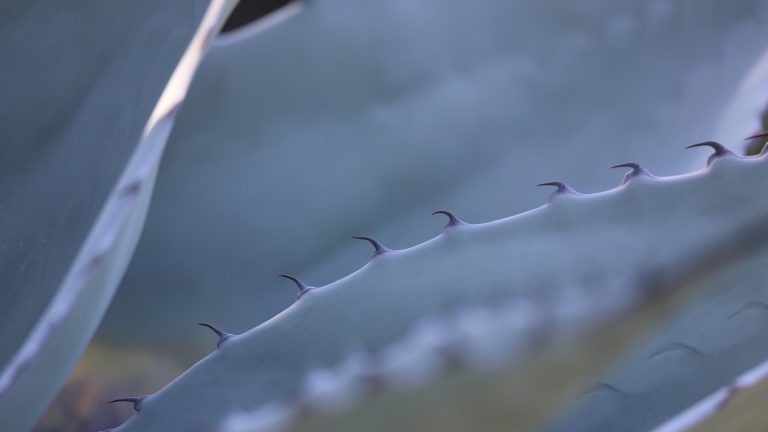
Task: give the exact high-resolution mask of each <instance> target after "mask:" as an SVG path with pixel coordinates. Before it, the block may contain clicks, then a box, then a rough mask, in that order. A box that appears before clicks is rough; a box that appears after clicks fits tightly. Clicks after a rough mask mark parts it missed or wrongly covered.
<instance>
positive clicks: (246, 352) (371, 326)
mask: <svg viewBox="0 0 768 432" xmlns="http://www.w3.org/2000/svg"><path fill="white" fill-rule="evenodd" d="M767 166H768V158H766V157H765V156H761V157H753V158H743V157H738V156H735V155H732V154H731V155H726V156H722V157H718V158H716V159H715V160H714V161H713V163H712V164H711V166H710V168H709V169H707V170H704V171H701V172H697V173H694V174H690V175H685V176H678V177H667V178H658V177H650V176H648V175H643V174H640V175H636V176H632V177H630V178H629V181H628V182H626V183H625V184H624V185H622V186H621V187H619V188H616V189H612V190H609V191H606V192H602V193H598V194H591V195H579V194H575V193H573V192H557V191H556V192H554V193H553V196H552V199H551V200H550V203H549V204H547V205H545V206H543V207H540V208H537V209H534V210H531V211H529V212H526V213H523V214H520V215H517V216H513V217H510V218H507V219H502V220H498V221H494V222H489V223H486V224H479V225H468V224H462V223H456V222H455V221H454V223H453V224H452V225H449V226H448V227H447V228H446V229H445V230H444V231H443V232H442V233H441V234H440V235H439V236H438V237H436V238H434V239H432V240H429V241H427V242H425V243H422V244H420V245H417V246H414V247H412V248H409V249H403V250H390V251H385V252H383V253H378V254H377V253H374V256H373V257H372V258H371V259H370V261H369V262H368V264H366V265H365V266H364V267H363V268H361V269H360V270H358V271H357V272H355V273H353V274H351V275H349V276H347V277H345V278H342V279H340V280H338V281H336V282H334V283H331V284H329V285H327V286H323V287H320V288H312V287H308V286H306V285H304V284H303V283H301V282H300V281H296V283H297V285H298V287H299V290H300V298H299V300H298V301H297V302H296V303H295V304H294V305H293V306H291V307H290V308H288V309H287V310H285V311H283V312H282V313H281V314H279V315H277V316H276V317H275V318H273V319H272V320H270V321H268V322H266V323H264V324H262V325H260V326H258V327H256V328H254V329H252V330H250V331H248V332H245V333H243V334H240V335H230V334H225V333H221V332H218V334H219V345H220V347H219V349H217V350H216V351H215V352H214V353H213V354H211V355H209V356H208V357H206V358H205V359H203V360H201V361H200V362H199V363H197V364H196V365H195V366H193V367H192V368H191V369H190V370H189V371H187V372H186V373H184V374H183V375H181V376H180V377H179V378H178V379H176V380H175V381H173V382H172V383H171V384H169V385H168V386H166V387H165V388H164V389H162V390H161V391H159V392H158V393H156V394H154V395H151V396H149V397H146V398H145V399H143V400H142V403H141V412H139V413H138V415H136V416H134V417H133V418H131V419H130V420H129V421H128V422H126V423H125V424H124V425H122V426H121V427H120V428H118V430H120V431H132V430H136V431H138V430H141V431H153V430H158V431H159V430H169V429H170V430H174V429H175V430H210V429H211V428H213V427H215V426H216V423H217V422H218V421H219V420H221V419H222V418H223V416H224V415H226V414H227V413H228V412H231V411H234V410H248V409H255V408H258V407H260V406H262V405H264V404H267V403H270V402H273V401H275V400H279V399H281V398H284V397H288V396H289V395H290V394H291V393H292V392H295V391H297V390H298V389H299V387H300V384H301V382H302V380H303V379H304V375H305V371H308V370H310V369H313V368H323V367H332V366H333V365H334V364H337V363H338V362H340V361H341V360H342V358H343V357H344V355H345V353H347V352H349V351H350V350H362V351H364V352H372V353H379V352H381V351H384V350H386V349H387V347H388V346H390V345H391V344H393V343H394V342H395V341H396V340H398V339H399V338H400V337H402V335H403V334H404V333H405V332H406V331H407V329H408V328H409V327H411V326H413V325H415V323H417V322H418V321H419V320H420V319H423V318H424V317H427V316H430V315H433V314H436V313H438V312H439V311H440V310H442V309H443V308H445V307H448V306H451V305H454V306H459V307H460V308H461V307H463V306H464V305H466V304H471V303H473V302H480V301H488V300H489V299H490V298H494V296H496V297H497V298H498V296H502V297H506V298H508V299H511V300H510V301H512V302H520V301H523V299H528V300H531V299H538V304H539V305H541V306H542V307H543V308H544V310H543V311H541V312H540V313H539V314H537V315H538V316H540V317H546V316H548V313H547V311H552V310H554V311H557V310H558V308H560V307H562V308H564V311H565V313H566V315H567V314H575V315H580V314H581V316H583V315H592V314H590V313H586V312H585V311H587V310H589V311H590V312H593V311H594V310H595V309H599V308H601V307H603V308H605V309H606V310H611V308H612V307H616V306H617V305H619V306H624V307H627V306H628V305H633V304H637V303H638V302H639V301H640V299H641V298H642V297H643V295H641V293H643V291H642V290H639V289H638V288H637V284H633V283H627V281H632V280H635V279H636V278H638V277H640V276H641V275H643V274H644V272H646V271H647V270H648V269H658V268H662V269H668V268H670V267H671V268H674V267H675V265H680V264H684V263H686V262H687V261H686V260H691V259H694V258H695V256H696V255H695V254H693V255H692V254H691V251H697V250H708V248H709V247H711V243H709V242H711V241H712V239H716V238H718V236H720V235H721V233H723V232H729V231H730V230H735V229H740V227H742V226H743V225H744V224H746V223H750V222H751V221H753V220H755V219H756V218H759V217H760V218H762V217H764V215H765V214H768V202H766V201H764V200H755V199H754V191H753V189H752V188H749V187H746V186H747V185H759V184H765V182H766V181H767V180H768V177H766V176H768V169H766V167H767ZM713 196H714V197H717V200H713V199H711V197H713ZM375 252H381V250H380V248H376V249H375ZM683 267H684V268H685V267H686V266H685V265H683ZM555 269H556V271H555ZM622 283H623V284H622ZM601 287H602V288H603V289H600V288H601ZM589 288H592V289H595V290H596V291H592V292H590V289H589ZM645 293H647V292H645ZM587 305H588V306H587ZM594 315H597V316H599V314H594ZM566 328H567V326H566ZM490 334H491V336H495V335H493V334H492V333H490ZM491 340H492V341H495V340H496V339H495V338H494V337H491ZM427 370H428V371H429V368H428V369H427ZM394 376H395V378H397V377H399V376H401V374H397V373H395V374H394ZM406 376H407V374H406Z"/></svg>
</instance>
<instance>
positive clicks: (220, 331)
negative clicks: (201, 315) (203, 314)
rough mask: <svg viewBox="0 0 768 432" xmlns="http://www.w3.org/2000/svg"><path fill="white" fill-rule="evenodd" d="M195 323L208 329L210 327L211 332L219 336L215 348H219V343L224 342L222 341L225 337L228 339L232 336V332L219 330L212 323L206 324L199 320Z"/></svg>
mask: <svg viewBox="0 0 768 432" xmlns="http://www.w3.org/2000/svg"><path fill="white" fill-rule="evenodd" d="M197 325H199V326H203V327H208V328H209V329H211V331H212V332H214V333H216V336H218V337H219V341H218V342H217V343H216V348H217V349H218V348H221V344H223V343H224V341H226V340H227V339H229V338H230V337H232V336H233V334H232V333H227V332H225V331H222V330H219V329H218V328H216V326H214V325H213V324H208V323H204V322H199V323H197Z"/></svg>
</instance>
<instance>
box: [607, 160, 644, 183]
mask: <svg viewBox="0 0 768 432" xmlns="http://www.w3.org/2000/svg"><path fill="white" fill-rule="evenodd" d="M614 168H629V169H631V171H630V172H628V173H626V174H625V175H624V179H623V180H622V181H621V184H626V183H627V182H629V180H630V179H631V178H632V177H637V176H641V175H645V176H651V173H650V172H648V170H647V169H645V168H643V167H642V165H640V164H639V163H636V162H625V163H620V164H616V165H613V166H611V169H614Z"/></svg>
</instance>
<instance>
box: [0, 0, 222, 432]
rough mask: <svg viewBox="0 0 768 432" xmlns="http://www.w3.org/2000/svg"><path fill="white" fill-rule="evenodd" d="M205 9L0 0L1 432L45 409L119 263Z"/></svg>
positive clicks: (214, 14) (200, 3)
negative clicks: (3, 0) (0, 64)
mask: <svg viewBox="0 0 768 432" xmlns="http://www.w3.org/2000/svg"><path fill="white" fill-rule="evenodd" d="M207 6H208V1H207V0H205V1H204V0H197V1H193V2H181V1H172V2H154V1H143V0H140V1H131V2H103V1H102V2H84V3H83V2H80V3H71V2H66V3H65V2H44V1H24V2H6V3H5V4H3V6H2V7H0V52H2V53H3V58H4V62H3V68H2V75H0V76H1V79H2V82H3V85H2V86H1V87H0V88H1V90H0V92H1V93H0V100H1V101H2V102H1V103H0V130H2V141H3V142H2V145H1V147H0V151H2V156H1V157H0V185H2V186H0V206H2V209H3V211H2V212H0V245H2V246H0V248H1V250H2V254H1V256H2V259H1V260H0V329H2V330H0V332H1V333H0V365H1V366H2V372H1V373H0V429H2V430H9V431H15V430H28V429H29V428H30V427H31V426H32V424H33V423H34V421H35V420H36V418H37V417H38V416H39V415H40V413H42V411H43V409H44V408H45V407H46V405H47V404H48V402H49V401H50V400H51V398H52V397H53V395H54V394H55V392H56V391H57V389H58V388H59V386H60V385H61V384H62V383H63V382H64V380H65V378H66V376H67V374H68V373H69V371H70V369H71V368H72V366H73V365H74V363H75V362H76V361H77V359H78V357H79V355H80V353H81V352H82V350H83V349H84V348H85V345H86V344H87V342H88V340H89V339H90V338H91V336H92V335H93V333H94V332H95V330H96V327H97V325H98V323H99V321H100V320H101V317H102V315H103V314H104V311H105V310H106V308H107V305H108V304H109V301H110V299H111V297H112V294H113V293H114V291H115V288H116V286H117V284H118V283H119V281H120V279H121V277H122V274H123V272H124V270H125V268H126V266H127V265H128V261H129V259H130V257H131V255H132V253H133V249H134V246H135V244H136V241H137V239H138V235H139V233H140V231H141V228H142V225H143V221H144V217H145V213H146V209H147V204H148V202H149V198H150V196H151V191H152V188H153V183H154V177H155V173H156V169H157V166H158V163H159V160H160V155H161V154H162V150H163V148H164V146H165V142H166V140H167V137H168V135H169V133H170V129H171V126H172V124H173V120H174V119H175V115H176V106H177V105H178V103H179V102H180V101H181V98H183V95H184V93H185V91H186V87H187V85H188V83H189V80H190V79H191V72H192V71H193V70H194V69H195V66H196V65H197V63H198V62H199V59H200V56H201V54H202V52H203V49H204V47H205V46H206V45H207V41H208V40H210V39H212V38H211V36H212V34H215V32H216V31H217V28H218V25H219V24H220V21H221V18H222V17H223V16H225V15H226V13H227V12H228V10H229V9H230V8H231V7H232V2H229V1H217V2H215V3H214V6H212V7H211V8H210V10H208V12H207V14H206V10H207V9H206V7H207ZM204 14H206V15H205V21H204V22H203V25H202V26H201V19H202V18H203V16H204ZM196 30H197V33H196ZM193 35H195V39H194V41H193V44H192V45H191V46H190V41H192V40H193ZM182 54H184V57H183V59H182ZM180 59H182V62H181V63H180ZM179 65H180V66H179ZM177 66H178V67H177ZM172 74H173V75H172ZM169 77H170V84H169ZM161 94H162V96H161ZM159 97H160V98H159ZM158 98H159V100H158Z"/></svg>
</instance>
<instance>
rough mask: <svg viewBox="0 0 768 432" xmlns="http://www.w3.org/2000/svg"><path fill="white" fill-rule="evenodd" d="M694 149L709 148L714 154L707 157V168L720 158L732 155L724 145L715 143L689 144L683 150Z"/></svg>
mask: <svg viewBox="0 0 768 432" xmlns="http://www.w3.org/2000/svg"><path fill="white" fill-rule="evenodd" d="M694 147H709V148H711V149H712V150H714V151H715V152H714V153H712V155H711V156H709V158H707V166H710V165H712V162H713V161H714V160H715V159H717V158H719V157H721V156H726V155H730V154H732V153H731V151H730V150H728V149H727V148H725V146H724V145H722V144H720V143H719V142H717V141H703V142H700V143H696V144H691V145H689V146H686V147H685V148H687V149H689V148H694Z"/></svg>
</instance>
